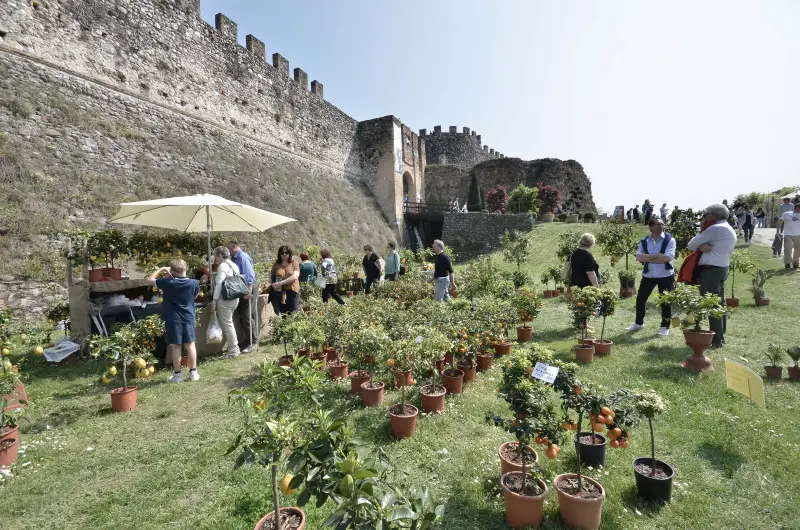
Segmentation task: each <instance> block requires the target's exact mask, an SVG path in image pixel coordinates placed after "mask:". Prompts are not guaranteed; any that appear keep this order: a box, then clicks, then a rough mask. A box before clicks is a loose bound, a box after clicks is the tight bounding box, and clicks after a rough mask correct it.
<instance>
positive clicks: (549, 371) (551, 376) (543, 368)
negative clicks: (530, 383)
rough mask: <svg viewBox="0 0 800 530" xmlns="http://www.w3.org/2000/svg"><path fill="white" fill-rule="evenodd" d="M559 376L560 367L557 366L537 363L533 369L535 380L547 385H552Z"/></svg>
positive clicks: (532, 375)
mask: <svg viewBox="0 0 800 530" xmlns="http://www.w3.org/2000/svg"><path fill="white" fill-rule="evenodd" d="M557 375H558V367H557V366H550V365H549V364H544V363H536V366H534V368H533V373H532V374H531V377H533V378H534V379H539V380H541V381H544V382H545V383H550V384H551V385H552V384H553V382H554V381H555V380H556V376H557Z"/></svg>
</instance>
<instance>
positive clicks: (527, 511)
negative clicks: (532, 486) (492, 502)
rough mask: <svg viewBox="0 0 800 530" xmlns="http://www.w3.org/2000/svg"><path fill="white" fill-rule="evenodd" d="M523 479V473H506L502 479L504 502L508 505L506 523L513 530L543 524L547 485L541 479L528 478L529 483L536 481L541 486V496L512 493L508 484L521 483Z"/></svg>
mask: <svg viewBox="0 0 800 530" xmlns="http://www.w3.org/2000/svg"><path fill="white" fill-rule="evenodd" d="M521 479H522V472H521V471H519V472H518V471H514V472H512V473H506V474H504V475H503V476H502V477H501V478H500V486H502V488H503V500H504V501H505V505H506V521H508V525H509V526H510V527H511V528H529V527H535V526H538V525H539V523H541V522H542V507H543V506H544V498H545V497H546V496H547V484H545V483H544V482H543V481H541V480H539V479H533V478H530V477H528V480H529V481H535V482H536V484H538V485H539V488H540V489H541V490H542V492H541V493H540V494H539V495H535V496H529V495H523V494H521V493H516V492H514V491H511V489H510V488H509V487H508V485H507V483H508V482H511V481H514V482H515V483H519V481H520V480H521Z"/></svg>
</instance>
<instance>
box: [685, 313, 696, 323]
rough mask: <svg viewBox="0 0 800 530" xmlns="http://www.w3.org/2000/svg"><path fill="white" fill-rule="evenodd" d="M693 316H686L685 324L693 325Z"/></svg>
mask: <svg viewBox="0 0 800 530" xmlns="http://www.w3.org/2000/svg"><path fill="white" fill-rule="evenodd" d="M694 322H695V316H694V314H690V315H686V323H687V324H694Z"/></svg>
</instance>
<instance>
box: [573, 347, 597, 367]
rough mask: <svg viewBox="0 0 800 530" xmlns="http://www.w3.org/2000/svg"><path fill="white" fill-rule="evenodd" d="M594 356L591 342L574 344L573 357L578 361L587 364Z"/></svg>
mask: <svg viewBox="0 0 800 530" xmlns="http://www.w3.org/2000/svg"><path fill="white" fill-rule="evenodd" d="M593 358H594V346H593V345H591V344H579V345H578V346H575V359H577V361H578V362H579V363H583V364H589V363H590V362H592V359H593Z"/></svg>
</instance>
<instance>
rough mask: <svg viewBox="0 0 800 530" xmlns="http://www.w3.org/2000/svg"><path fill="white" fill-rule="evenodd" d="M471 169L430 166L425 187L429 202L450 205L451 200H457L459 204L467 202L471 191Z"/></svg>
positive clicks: (426, 174)
mask: <svg viewBox="0 0 800 530" xmlns="http://www.w3.org/2000/svg"><path fill="white" fill-rule="evenodd" d="M470 169H472V168H469V169H462V168H460V167H456V166H443V165H439V164H432V165H428V167H427V169H426V172H425V187H426V193H427V198H428V202H430V203H433V204H448V202H449V201H450V199H452V198H454V197H455V198H457V199H458V203H459V204H464V202H465V201H466V200H467V191H468V190H469V178H470V176H469V172H470Z"/></svg>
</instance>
